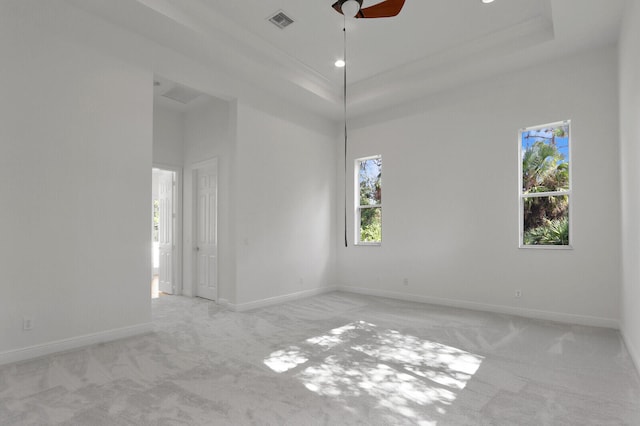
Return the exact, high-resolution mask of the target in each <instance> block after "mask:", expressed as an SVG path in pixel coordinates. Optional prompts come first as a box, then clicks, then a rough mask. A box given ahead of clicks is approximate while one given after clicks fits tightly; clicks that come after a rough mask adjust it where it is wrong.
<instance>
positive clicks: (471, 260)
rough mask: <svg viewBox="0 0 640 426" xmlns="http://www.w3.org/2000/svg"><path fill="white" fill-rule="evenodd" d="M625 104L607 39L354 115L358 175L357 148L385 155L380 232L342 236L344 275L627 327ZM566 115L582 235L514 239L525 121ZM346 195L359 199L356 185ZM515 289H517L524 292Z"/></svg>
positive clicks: (414, 294)
mask: <svg viewBox="0 0 640 426" xmlns="http://www.w3.org/2000/svg"><path fill="white" fill-rule="evenodd" d="M617 111H618V99H617V60H616V50H615V49H614V48H608V49H604V50H597V51H591V52H588V53H583V54H581V55H578V56H572V57H568V58H566V59H563V60H559V61H557V62H553V63H545V64H540V66H539V67H536V68H532V69H528V70H526V71H523V72H518V73H514V74H508V75H503V76H499V77H496V78H494V79H492V80H489V81H485V82H482V83H478V84H474V85H470V86H467V87H461V88H459V89H458V90H455V91H451V92H447V93H442V94H440V95H439V96H436V97H434V98H431V99H429V100H425V101H422V102H416V103H412V104H409V105H405V106H404V107H398V108H394V109H391V110H389V111H386V112H385V113H383V114H379V115H375V116H370V117H368V118H366V121H364V120H359V122H356V123H354V127H359V128H356V129H353V130H352V131H351V132H350V145H351V149H350V152H349V158H350V160H349V167H350V170H349V175H348V176H349V177H351V176H353V159H355V158H358V157H362V156H368V155H374V154H382V158H383V244H382V246H381V247H354V246H353V245H351V246H350V247H349V248H346V249H345V248H344V247H343V245H342V244H339V247H338V276H339V278H340V285H341V286H343V287H346V288H348V289H350V290H352V291H360V292H365V293H372V294H380V295H390V296H394V297H401V298H408V299H411V300H424V301H435V302H438V303H445V304H451V305H459V306H466V307H472V308H479V309H488V310H496V311H503V312H511V313H517V314H521V315H527V316H534V317H543V318H552V319H558V320H563V321H572V322H578V323H586V324H598V325H606V326H612V327H615V326H617V324H618V319H619V309H618V301H619V283H620V261H619V257H620V247H619V239H620V230H619V224H620V219H619V214H620V209H619V205H620V196H619V179H618V174H617V172H616V171H617V170H618V143H617V140H618V130H617V129H618V128H617V124H618V122H617V117H618V113H617ZM565 119H571V120H572V132H573V139H572V144H573V146H572V148H573V152H572V162H573V177H572V178H573V191H574V195H573V197H572V208H573V209H574V213H573V231H574V240H573V242H574V247H575V248H574V249H573V250H566V251H551V250H531V249H528V250H527V249H518V192H517V188H518V154H517V152H518V151H517V150H518V142H517V132H518V129H520V128H522V127H526V126H532V125H538V124H545V123H550V122H554V121H559V120H565ZM341 175H342V173H339V176H340V178H341ZM339 186H341V185H339ZM350 188H353V186H352V184H350ZM348 196H349V204H348V205H349V206H350V209H352V206H353V204H352V203H353V193H352V190H350V191H349V194H348ZM341 197H342V195H340V194H339V195H338V199H340V198H341ZM350 211H351V210H350ZM342 214H343V213H342V209H341V208H339V210H338V217H342ZM351 218H352V213H350V220H349V224H350V229H349V239H350V241H351V242H353V220H352V219H351ZM341 234H342V230H339V231H338V235H341ZM339 241H341V240H340V239H339ZM542 266H544V269H542ZM405 277H406V278H408V279H409V284H408V285H407V286H405V285H403V278H405ZM516 289H520V290H522V294H523V296H522V298H521V299H515V298H514V292H515V290H516Z"/></svg>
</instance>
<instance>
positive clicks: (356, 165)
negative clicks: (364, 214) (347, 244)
mask: <svg viewBox="0 0 640 426" xmlns="http://www.w3.org/2000/svg"><path fill="white" fill-rule="evenodd" d="M377 158H379V159H380V160H382V154H377V155H370V156H368V157H360V158H356V159H355V160H354V162H353V177H354V180H353V190H354V193H353V207H354V226H353V231H354V235H353V245H354V246H374V247H377V246H381V245H382V241H371V242H366V241H360V225H361V223H360V210H361V209H372V208H379V209H380V226H381V227H382V222H383V217H382V200H380V204H369V205H366V206H361V205H360V163H362V162H363V161H368V160H375V159H377ZM380 172H381V173H382V165H380ZM381 238H382V237H381Z"/></svg>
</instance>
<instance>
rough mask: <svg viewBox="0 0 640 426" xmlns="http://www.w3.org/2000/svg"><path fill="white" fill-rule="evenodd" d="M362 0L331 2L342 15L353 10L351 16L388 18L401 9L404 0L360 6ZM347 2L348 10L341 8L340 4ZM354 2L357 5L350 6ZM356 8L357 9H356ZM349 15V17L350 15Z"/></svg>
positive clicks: (384, 0) (385, 0) (349, 13)
mask: <svg viewBox="0 0 640 426" xmlns="http://www.w3.org/2000/svg"><path fill="white" fill-rule="evenodd" d="M362 1H363V0H338V1H337V2H335V3H334V4H333V6H332V7H333V8H334V9H335V10H336V11H337V12H338V13H340V14H343V15H345V14H346V15H351V12H352V11H353V15H351V16H353V17H355V18H358V19H363V18H390V17H392V16H396V15H397V14H398V13H400V11H401V10H402V6H404V2H405V0H383V1H381V2H380V3H377V4H374V5H373V6H369V7H365V8H364V9H363V8H362ZM345 3H348V4H347V6H348V10H347V7H345V10H343V9H342V6H343V5H344V4H345ZM354 3H358V6H359V7H357V8H356V7H353V8H352V7H351V5H353V4H354ZM356 9H357V10H356ZM351 16H349V17H351Z"/></svg>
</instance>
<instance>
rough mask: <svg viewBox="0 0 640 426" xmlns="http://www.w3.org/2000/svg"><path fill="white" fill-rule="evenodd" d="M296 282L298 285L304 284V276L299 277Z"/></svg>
mask: <svg viewBox="0 0 640 426" xmlns="http://www.w3.org/2000/svg"><path fill="white" fill-rule="evenodd" d="M298 282H299V283H300V285H302V284H304V278H302V277H300V279H299V280H298Z"/></svg>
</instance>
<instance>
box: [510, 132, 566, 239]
mask: <svg viewBox="0 0 640 426" xmlns="http://www.w3.org/2000/svg"><path fill="white" fill-rule="evenodd" d="M563 125H566V126H568V128H569V138H568V141H567V146H568V150H569V153H568V156H567V157H568V158H567V161H568V162H569V189H568V190H566V191H551V192H538V193H534V194H524V193H523V189H522V188H523V184H522V183H523V182H522V154H523V152H522V134H523V133H524V132H529V131H535V130H540V129H544V128H548V127H559V126H563ZM572 139H573V131H572V128H571V120H562V121H556V122H553V123H547V124H541V125H538V126H530V127H523V128H521V129H520V130H518V227H519V230H518V247H519V248H521V249H533V250H573V205H572V204H573V203H572V199H573V196H572V195H573V170H572V168H573V161H572V160H571V157H572V151H573V149H572V143H571V142H572ZM565 195H566V196H567V198H568V203H569V215H568V220H569V244H567V245H541V244H525V243H524V200H525V199H526V198H542V197H557V196H565Z"/></svg>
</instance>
